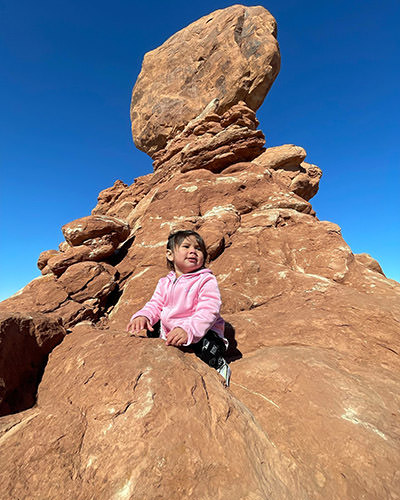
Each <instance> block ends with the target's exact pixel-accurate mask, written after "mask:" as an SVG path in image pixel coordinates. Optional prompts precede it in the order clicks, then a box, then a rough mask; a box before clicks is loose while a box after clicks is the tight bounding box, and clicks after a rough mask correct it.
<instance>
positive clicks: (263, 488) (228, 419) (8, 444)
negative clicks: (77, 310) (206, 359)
mask: <svg viewBox="0 0 400 500" xmlns="http://www.w3.org/2000/svg"><path fill="white" fill-rule="evenodd" d="M0 440H1V447H0V463H1V469H2V474H1V479H0V487H1V491H2V498H4V499H12V498H48V499H55V498H76V499H80V500H89V499H93V498H96V499H97V500H106V499H107V500H108V499H111V498H115V499H117V498H126V499H131V500H143V499H153V498H154V499H155V498H168V499H175V498H176V499H182V498H185V499H193V500H198V499H209V500H226V499H228V498H229V499H231V500H242V499H244V498H252V499H254V500H263V499H265V498H270V499H275V500H281V499H282V498H294V496H293V492H296V494H297V495H296V498H298V499H304V500H306V498H308V497H307V495H306V493H305V488H304V487H303V486H302V485H301V482H300V481H299V475H298V471H297V470H296V469H297V468H296V465H295V460H294V458H293V457H291V456H290V455H289V454H287V455H286V456H284V455H282V454H281V452H280V450H279V449H277V447H276V446H275V444H274V443H273V442H272V441H271V440H270V438H269V436H268V434H267V433H266V432H265V431H264V429H263V428H262V427H260V425H259V423H258V422H257V420H256V419H255V418H254V416H253V414H252V413H251V412H250V411H249V410H248V408H247V407H246V406H245V405H243V404H242V403H241V402H240V401H239V400H238V399H236V397H234V396H233V395H232V394H231V393H230V392H229V391H227V390H226V389H225V388H224V386H223V380H222V378H221V377H220V376H219V374H218V373H217V372H216V371H215V370H213V369H212V368H210V367H208V366H207V365H205V364H204V363H202V362H201V361H200V360H198V359H197V358H196V357H195V356H194V355H193V354H191V355H190V354H188V353H183V352H181V351H180V350H179V349H176V348H173V347H169V348H168V347H166V346H165V344H164V343H163V342H162V341H161V340H158V339H152V340H150V339H142V338H129V337H128V336H127V335H126V334H123V333H121V332H120V331H98V330H94V329H91V328H89V327H87V326H84V325H82V326H81V327H77V328H76V329H75V330H74V332H73V333H72V334H70V335H68V337H67V338H66V339H65V341H64V342H63V344H62V345H61V346H60V347H59V348H58V349H56V350H55V351H54V352H53V353H52V355H51V357H50V361H49V364H48V366H47V369H46V372H45V375H44V378H43V381H42V383H41V385H40V389H39V398H38V405H37V407H35V408H34V409H32V410H29V411H27V412H25V413H21V414H19V415H12V416H10V417H7V418H4V419H3V421H2V422H1V421H0ZM243 471H245V473H244V472H243ZM249 495H250V496H249Z"/></svg>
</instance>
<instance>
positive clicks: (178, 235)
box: [167, 229, 207, 271]
mask: <svg viewBox="0 0 400 500" xmlns="http://www.w3.org/2000/svg"><path fill="white" fill-rule="evenodd" d="M190 236H194V237H195V239H196V241H197V243H198V245H199V247H200V250H201V253H202V254H203V256H204V264H205V262H206V260H207V249H206V244H205V243H204V240H203V238H202V237H201V236H200V235H199V233H196V231H191V230H190V229H187V230H186V231H176V232H174V233H171V234H170V235H169V236H168V243H167V250H171V252H173V251H174V250H175V247H179V245H181V243H182V242H183V240H185V239H186V238H190ZM204 264H203V265H204ZM167 266H168V268H169V269H171V270H172V271H175V267H174V263H173V262H171V261H170V260H168V259H167Z"/></svg>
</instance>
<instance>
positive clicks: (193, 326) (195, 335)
mask: <svg viewBox="0 0 400 500" xmlns="http://www.w3.org/2000/svg"><path fill="white" fill-rule="evenodd" d="M220 308H221V295H220V292H219V288H218V283H217V279H216V278H215V276H214V275H212V274H210V275H209V276H208V277H207V279H206V280H205V281H204V283H202V284H201V285H200V289H199V293H198V303H197V306H196V310H195V311H194V313H193V314H192V315H191V316H190V317H189V318H185V319H183V320H182V321H180V322H179V325H176V326H180V327H181V328H183V329H184V330H185V331H186V332H187V334H188V341H187V343H186V344H184V345H189V344H193V343H195V342H198V341H199V340H200V339H202V338H203V337H204V335H205V334H206V333H207V331H208V330H209V329H210V328H211V327H212V325H213V324H214V323H215V321H216V320H217V319H218V318H219V310H220Z"/></svg>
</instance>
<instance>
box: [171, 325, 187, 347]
mask: <svg viewBox="0 0 400 500" xmlns="http://www.w3.org/2000/svg"><path fill="white" fill-rule="evenodd" d="M187 341H188V334H187V333H186V332H185V330H184V329H183V328H180V327H176V328H174V329H172V330H171V331H170V332H169V333H168V334H167V342H166V344H167V345H174V346H180V345H183V344H186V342H187Z"/></svg>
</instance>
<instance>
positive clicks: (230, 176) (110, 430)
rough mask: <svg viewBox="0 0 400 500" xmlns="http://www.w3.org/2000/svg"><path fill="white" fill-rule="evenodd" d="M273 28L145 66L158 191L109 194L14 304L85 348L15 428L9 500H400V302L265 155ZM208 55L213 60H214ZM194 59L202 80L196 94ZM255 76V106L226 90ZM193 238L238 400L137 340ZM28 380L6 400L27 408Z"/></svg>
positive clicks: (9, 441)
mask: <svg viewBox="0 0 400 500" xmlns="http://www.w3.org/2000/svg"><path fill="white" fill-rule="evenodd" d="M271 19H272V18H271V17H270V14H269V13H267V12H266V11H265V10H264V9H262V8H261V7H256V8H253V7H252V8H248V7H242V6H234V7H230V8H229V9H225V10H224V11H217V12H216V13H213V14H210V15H209V16H206V17H205V18H203V19H201V20H200V21H198V22H197V23H194V24H193V25H191V26H189V27H188V28H187V29H186V30H182V31H181V32H179V33H178V34H177V35H175V36H174V37H172V38H171V39H170V40H169V41H167V42H166V43H165V44H164V45H163V46H162V47H160V49H156V50H155V51H153V52H152V53H150V54H149V55H146V56H145V61H144V66H143V70H142V73H141V76H140V77H139V80H138V83H137V85H136V86H135V89H134V99H133V101H132V103H133V104H132V105H133V113H132V115H133V128H134V134H136V136H135V141H136V142H137V144H138V145H139V146H140V147H141V148H142V149H144V150H145V151H147V152H148V153H149V154H151V155H152V157H153V160H154V173H151V174H148V175H145V176H143V177H140V178H139V179H136V180H135V182H134V183H133V184H132V185H131V186H128V185H126V184H124V183H123V182H121V181H116V182H115V184H114V186H112V187H110V188H107V189H105V190H104V191H102V192H101V193H100V195H99V198H98V204H97V206H96V207H95V208H94V209H93V211H92V215H91V216H88V217H85V218H83V219H79V220H78V221H74V222H73V223H70V224H67V225H66V226H64V234H65V238H66V241H65V242H63V243H62V244H61V245H60V248H59V251H56V250H51V251H46V252H43V253H42V254H41V255H40V258H39V262H38V266H39V268H40V269H41V270H42V273H43V274H44V275H43V276H42V277H40V278H38V279H36V280H34V281H33V282H31V283H30V284H28V285H27V286H26V287H25V288H24V289H23V290H22V291H21V292H20V293H19V294H18V295H16V296H14V297H11V298H10V299H8V300H6V301H4V302H3V303H2V304H1V305H0V309H2V310H3V311H8V313H7V314H11V311H13V312H15V311H24V312H29V311H40V312H41V313H44V314H45V315H46V317H49V318H58V320H62V321H63V323H64V325H65V326H66V327H68V328H69V329H70V333H69V334H68V335H67V336H66V338H65V339H64V340H63V342H62V343H61V345H59V346H58V347H57V348H55V349H54V350H53V351H52V353H51V354H50V357H49V362H48V364H47V366H46V369H45V371H44V376H43V380H42V382H41V383H40V386H39V389H38V400H37V403H36V405H35V406H33V407H32V408H29V409H26V408H27V406H29V405H25V407H23V408H22V407H21V408H18V409H16V408H14V409H13V408H11V407H9V408H8V409H6V412H7V413H9V412H13V411H18V410H21V409H25V411H23V412H19V413H17V414H11V415H7V416H3V417H2V419H1V420H0V442H1V447H0V465H1V467H2V476H1V479H0V487H1V490H2V492H5V495H3V496H4V497H5V498H10V499H11V498H35V497H41V498H49V499H52V498H59V497H60V496H61V497H73V498H78V499H81V500H85V499H88V500H89V499H92V498H96V499H99V500H102V499H109V498H129V499H132V500H133V499H143V498H154V499H155V498H177V499H178V498H179V499H180V498H188V499H190V498H192V499H199V498H201V499H210V500H211V499H212V500H215V499H220V500H226V499H228V498H229V499H230V500H239V499H240V500H242V499H243V498H246V499H247V498H249V499H250V498H251V499H254V500H261V499H262V500H264V499H267V498H268V499H277V500H278V499H279V500H281V499H283V498H288V499H289V498H290V499H292V498H293V499H299V500H302V499H304V500H306V499H307V500H309V499H313V500H322V499H323V500H336V499H338V498H340V499H342V498H343V499H346V500H359V499H360V498H363V499H366V500H376V499H381V498H385V499H390V500H395V499H397V498H398V491H400V476H399V474H398V464H399V463H400V447H399V442H400V426H399V423H398V421H397V420H398V418H397V414H398V407H399V403H400V396H399V394H400V390H399V389H400V376H399V373H400V371H399V369H400V358H399V353H400V284H399V283H396V282H395V281H393V280H390V279H387V278H385V276H384V275H383V272H382V269H381V268H380V266H379V264H378V263H377V262H376V261H375V260H374V259H373V258H372V257H371V256H369V255H367V254H358V255H354V254H353V253H352V251H351V249H350V248H349V246H348V245H347V244H346V242H345V241H344V240H343V237H342V235H341V230H340V227H339V226H337V225H336V224H334V223H332V222H328V221H320V220H319V219H318V218H317V214H316V213H315V211H314V210H313V208H312V205H311V204H310V199H311V198H312V196H314V195H315V194H316V192H317V190H318V185H319V180H320V177H321V170H320V169H319V168H318V167H317V166H315V165H313V164H311V163H308V162H306V161H305V160H306V152H305V150H304V149H303V148H301V147H299V146H294V145H291V144H286V145H281V146H276V147H267V148H266V149H265V148H264V143H265V138H264V135H263V134H262V132H261V131H260V130H258V129H257V127H258V122H257V119H256V116H255V113H254V111H255V109H256V108H257V107H258V106H259V104H260V102H261V101H262V98H263V97H264V96H265V93H266V91H267V90H268V88H269V86H270V84H271V83H272V81H273V78H272V79H271V78H270V76H271V75H273V77H275V76H276V72H277V68H278V66H279V64H278V63H277V61H279V59H277V58H278V54H279V51H278V48H277V45H276V40H275V38H274V36H275V34H276V27H275V24H274V21H273V20H271ZM207 21H208V23H207ZM207 30H208V31H207ZM198 37H199V38H200V39H201V40H204V43H203V45H204V47H206V46H207V47H209V46H211V47H214V48H213V49H212V51H211V50H210V51H209V52H208V55H207V56H204V60H203V61H198V60H199V57H200V56H199V54H200V52H199V51H200V49H201V50H203V49H202V47H203V45H201V44H198V43H197V42H196V43H194V42H192V43H193V45H190V42H191V40H192V41H193V40H197V39H198ZM238 37H239V38H238ZM235 38H237V39H238V40H239V42H238V41H237V40H236V41H235ZM260 41H263V43H262V44H260ZM210 44H211V45H210ZM213 44H214V45H213ZM229 44H234V45H233V49H232V48H231V46H230V45H229ZM235 51H236V52H235ZM239 52H240V54H242V55H241V56H240V57H241V59H240V61H239V62H240V64H239V63H238V67H239V66H240V69H237V68H236V67H235V68H232V69H231V70H228V69H227V68H231V66H232V64H233V63H232V58H233V55H232V54H236V55H237V54H239ZM192 53H193V60H197V61H198V62H201V63H204V68H205V69H203V70H202V71H203V73H201V71H200V72H196V74H195V76H194V77H192V78H189V79H187V83H186V84H184V81H185V80H181V79H180V78H181V77H180V76H179V75H180V74H181V73H179V68H183V69H182V72H185V71H189V70H187V69H185V68H186V66H182V65H180V64H181V62H182V60H183V59H185V58H188V54H190V57H189V59H188V61H189V62H188V65H189V64H190V61H191V57H192ZM214 54H217V56H214ZM246 54H247V55H246ZM268 54H269V55H268ZM253 56H254V57H253ZM235 57H236V56H235ZM196 58H197V59H196ZM268 58H270V59H268ZM267 60H269V61H270V62H269V63H268V64H270V63H271V69H268V71H265V68H266V64H267V63H266V61H267ZM174 61H178V62H177V63H175V62H174ZM272 61H274V64H275V65H274V64H272ZM166 62H168V64H169V67H168V72H167V73H168V75H169V76H168V78H167V77H166V72H165V71H164V69H163V68H164V65H165V64H166ZM206 63H207V66H205V65H206ZM246 65H247V66H246ZM188 67H189V66H188ZM246 67H247V69H246ZM156 71H159V73H156V74H159V75H160V80H161V83H162V85H161V86H160V91H159V93H156V91H155V90H154V88H155V87H152V84H151V83H150V75H152V76H153V79H154V74H155V72H156ZM246 71H247V73H248V75H247V78H250V79H251V82H252V83H251V84H250V83H249V86H248V90H249V92H247V93H244V91H243V88H244V87H245V85H243V82H242V80H241V78H242V77H240V78H239V77H237V78H238V81H239V82H242V83H239V84H237V85H236V84H235V83H232V82H231V81H230V80H228V77H230V76H231V74H230V73H232V75H238V74H239V73H240V74H242V76H243V75H245V74H246ZM238 72H239V73H238ZM266 73H268V75H269V76H268V78H269V79H268V78H266V77H265V75H266ZM191 74H192V73H191ZM201 74H203V76H202V77H201ZM174 75H175V76H174ZM263 75H264V77H263ZM220 76H224V77H226V80H225V82H226V87H225V89H226V90H224V91H223V92H222V91H221V87H220V86H219V85H217V84H216V80H217V78H218V77H220ZM164 77H165V78H166V79H167V80H168V79H169V80H168V81H169V83H170V84H171V87H168V86H163V85H164V83H163V81H162V79H163V78H164ZM263 78H264V80H263ZM257 79H258V80H257ZM155 80H157V79H155ZM221 81H222V80H221ZM256 81H260V82H261V83H260V85H259V86H258V87H257V85H256V83H255V82H256ZM249 82H250V80H249ZM262 82H264V83H262ZM157 83H158V82H157ZM177 88H179V89H180V90H181V94H178V93H176V89H177ZM241 89H242V90H241ZM250 89H253V90H250ZM257 89H258V90H257ZM191 92H192V93H191ZM257 96H258V97H257ZM261 96H262V97H261ZM189 98H190V99H189ZM186 99H188V101H187V102H186ZM260 99H261V101H259V100H260ZM150 102H152V106H153V108H154V120H153V121H150V118H149V116H150V114H151V108H150ZM183 102H185V105H183V104H182V103H183ZM166 103H167V104H168V103H170V105H171V106H170V107H169V104H168V105H167V104H166ZM180 103H181V104H182V109H184V110H185V113H183V112H182V113H181V112H180V111H179V106H180V105H181V104H180ZM186 111H187V113H186ZM146 117H147V118H146ZM146 119H148V120H149V124H148V126H147V124H145V121H146ZM135 131H136V132H135ZM181 228H185V229H195V230H197V231H199V232H200V233H201V234H202V235H203V237H204V239H205V241H206V243H207V249H208V252H209V260H210V261H209V267H210V268H211V269H212V271H213V272H214V273H215V275H216V277H217V279H218V281H219V285H220V289H221V294H222V299H223V309H222V311H221V312H222V315H223V316H224V318H225V319H226V321H227V331H226V335H227V337H228V338H229V340H230V347H229V351H228V353H227V357H228V360H229V361H230V364H231V369H232V382H231V386H230V388H225V387H224V386H223V383H222V379H221V378H220V377H219V375H218V373H217V372H216V371H214V370H213V369H211V368H209V367H208V366H207V365H205V364H203V363H202V362H201V361H200V360H199V359H197V358H196V357H195V356H194V355H193V353H191V352H189V351H188V349H182V350H180V349H177V348H175V347H171V346H166V345H165V343H163V342H162V341H161V340H159V339H148V338H144V337H135V338H130V337H128V336H127V334H126V333H124V332H125V327H126V324H127V322H128V320H129V318H130V316H131V314H132V312H134V311H135V310H137V309H138V308H139V307H141V306H142V305H143V304H144V302H145V301H146V300H147V299H148V298H149V297H150V296H151V294H152V292H153V290H154V287H155V285H156V283H157V280H158V279H159V277H160V276H162V275H163V274H165V273H166V270H165V244H166V240H167V237H168V234H169V233H170V232H171V231H172V230H176V229H181ZM15 324H16V325H17V326H15V328H16V330H18V328H19V327H18V324H17V323H15ZM57 324H58V323H57ZM13 328H14V327H13ZM21 328H22V327H21ZM14 335H19V333H18V331H17V334H14ZM4 338H6V337H4ZM11 338H12V337H10V336H9V335H8V334H7V339H6V341H5V342H11V340H10V339H11ZM20 338H23V337H20ZM4 345H7V344H5V343H4V342H3V343H0V360H1V359H3V358H2V356H4V354H2V352H4V351H1V349H4ZM24 348H25V347H24V344H23V343H21V342H20V343H19V344H18V345H16V346H15V349H14V350H15V352H19V354H18V355H19V356H22V354H21V352H22V353H23V352H24V351H23V349H24ZM47 352H49V351H47ZM46 355H47V354H46ZM16 366H18V365H16ZM0 376H1V374H0ZM18 376H19V375H18V374H16V376H15V377H14V380H17V382H16V383H14V386H15V385H17V386H18V384H21V387H19V389H18V387H17V388H16V387H14V386H13V387H11V385H10V384H11V383H10V382H9V380H8V379H7V378H6V377H4V383H3V386H4V387H5V389H6V390H9V391H14V390H19V391H20V392H19V394H21V396H20V397H21V400H22V394H23V392H24V385H23V382H18V380H19V379H18ZM35 380H36V383H37V382H38V378H36V379H35ZM7 385H10V387H9V388H7V387H6V386H7ZM35 391H36V388H35V387H34V390H32V387H31V388H30V394H31V396H30V397H31V402H32V403H33V402H34V398H35V396H32V394H34V393H35ZM3 393H4V392H3ZM10 457H11V458H10ZM243 471H246V473H245V474H244V473H243Z"/></svg>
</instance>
